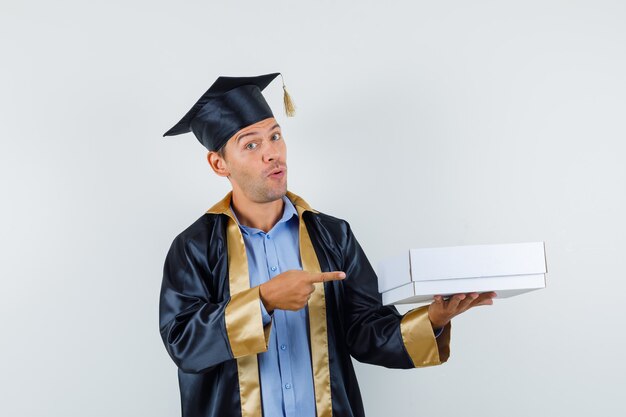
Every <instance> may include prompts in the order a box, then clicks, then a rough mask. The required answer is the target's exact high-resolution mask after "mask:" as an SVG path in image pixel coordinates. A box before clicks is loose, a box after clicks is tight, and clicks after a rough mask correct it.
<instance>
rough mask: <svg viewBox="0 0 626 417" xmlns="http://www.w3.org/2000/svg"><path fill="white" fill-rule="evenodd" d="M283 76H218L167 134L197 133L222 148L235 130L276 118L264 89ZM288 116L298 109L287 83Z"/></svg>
mask: <svg viewBox="0 0 626 417" xmlns="http://www.w3.org/2000/svg"><path fill="white" fill-rule="evenodd" d="M278 75H281V76H282V74H280V73H279V72H275V73H272V74H265V75H259V76H256V77H218V79H217V80H216V81H215V82H214V83H213V85H211V87H209V89H208V90H207V91H206V93H204V94H203V95H202V97H200V98H199V99H198V101H197V102H196V104H194V105H193V106H192V107H191V109H190V110H189V111H188V112H187V114H185V116H184V117H183V118H182V119H181V120H180V121H179V122H178V123H176V125H174V127H172V128H171V129H170V130H168V131H167V132H165V133H164V134H163V136H175V135H180V134H182V133H187V132H193V133H194V134H195V135H196V138H198V140H199V141H200V143H201V144H202V145H204V146H205V147H206V148H207V149H208V150H210V151H216V150H218V149H220V148H221V147H222V146H223V145H224V144H225V143H226V142H227V141H228V139H230V138H231V137H232V136H233V135H234V134H235V133H237V132H238V131H239V130H241V129H243V128H244V127H246V126H250V125H251V124H254V123H256V122H259V121H261V120H264V119H267V118H268V117H273V116H274V115H273V114H272V110H271V109H270V106H269V105H268V104H267V102H266V101H265V98H264V97H263V94H262V93H261V91H262V90H263V89H264V88H265V87H267V86H268V84H269V83H271V82H272V80H273V79H274V78H276V77H277V76H278ZM283 91H284V105H285V113H287V116H293V115H294V114H295V108H294V105H293V102H292V101H291V97H290V96H289V93H287V89H286V88H285V84H284V82H283Z"/></svg>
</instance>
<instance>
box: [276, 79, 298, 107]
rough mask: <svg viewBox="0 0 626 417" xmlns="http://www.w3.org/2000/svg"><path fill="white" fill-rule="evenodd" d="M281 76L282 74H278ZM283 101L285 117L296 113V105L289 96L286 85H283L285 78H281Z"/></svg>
mask: <svg viewBox="0 0 626 417" xmlns="http://www.w3.org/2000/svg"><path fill="white" fill-rule="evenodd" d="M280 76H281V78H283V75H282V74H280ZM283 102H284V104H285V114H286V115H287V117H293V116H295V115H296V105H295V103H294V102H293V100H292V99H291V96H290V95H289V93H288V92H287V87H285V79H284V78H283Z"/></svg>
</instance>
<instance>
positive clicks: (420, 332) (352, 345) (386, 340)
mask: <svg viewBox="0 0 626 417" xmlns="http://www.w3.org/2000/svg"><path fill="white" fill-rule="evenodd" d="M346 227H347V230H346V235H345V241H344V242H342V243H343V244H342V248H343V268H344V269H343V271H344V272H345V273H346V279H345V280H344V281H343V282H342V285H343V291H344V315H345V317H344V319H345V322H346V329H347V332H346V333H347V334H346V341H347V343H348V347H349V349H350V354H351V355H352V356H353V357H354V358H355V359H357V360H359V361H360V362H365V363H371V364H374V365H382V366H386V367H389V368H411V367H423V366H432V365H440V364H442V363H444V362H446V361H447V360H448V357H449V355H450V348H449V345H450V329H451V324H450V323H448V324H447V325H446V326H445V327H444V328H443V329H442V330H441V333H440V334H439V335H437V336H438V337H435V334H434V331H433V328H432V325H431V323H430V320H429V318H428V306H423V307H419V308H416V309H413V310H411V311H409V312H407V313H406V314H405V315H400V314H399V313H398V311H397V310H396V308H395V307H394V306H383V305H382V297H381V295H380V293H379V292H378V278H377V276H376V273H375V272H374V270H373V268H372V266H371V264H370V263H369V261H368V259H367V257H366V255H365V253H364V252H363V249H362V248H361V245H360V244H359V242H358V241H357V240H356V238H355V236H354V234H353V233H352V229H351V228H350V225H349V224H347V223H346Z"/></svg>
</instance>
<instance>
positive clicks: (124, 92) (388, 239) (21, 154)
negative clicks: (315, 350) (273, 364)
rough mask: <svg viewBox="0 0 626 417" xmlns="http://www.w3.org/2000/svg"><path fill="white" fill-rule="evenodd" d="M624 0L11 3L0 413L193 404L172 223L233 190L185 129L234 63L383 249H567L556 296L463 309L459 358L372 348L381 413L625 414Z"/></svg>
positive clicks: (359, 232) (323, 181)
mask: <svg viewBox="0 0 626 417" xmlns="http://www.w3.org/2000/svg"><path fill="white" fill-rule="evenodd" d="M624 22H626V6H624V3H623V2H619V1H612V2H611V1H546V0H541V1H523V2H522V1H518V2H502V1H475V2H467V1H446V2H428V1H410V2H409V1H405V2H400V1H396V2H394V1H386V2H381V1H349V2H348V1H344V2H334V1H315V2H290V1H262V2H259V1H249V2H240V1H229V2H226V1H223V2H220V3H219V4H218V3H217V2H209V1H183V2H172V1H128V0H125V1H89V2H85V1H63V0H59V1H55V2H46V1H15V0H2V2H1V3H0V47H1V48H0V50H1V51H2V65H1V66H0V91H1V94H0V122H1V128H2V133H1V136H2V149H1V153H0V158H1V163H0V174H1V181H2V188H1V190H2V191H1V193H2V205H1V208H0V210H1V213H0V219H1V220H0V221H1V222H2V233H1V234H0V236H1V237H0V239H1V245H2V247H1V249H2V250H1V253H2V262H1V263H0V273H1V279H2V290H1V291H0V328H1V332H2V337H1V342H0V353H1V354H0V369H1V370H2V371H1V372H0V384H1V386H0V392H1V393H2V394H1V400H0V415H3V416H28V417H35V416H37V417H40V416H59V417H60V416H63V417H74V416H76V417H78V416H81V417H84V416H90V417H91V416H94V417H96V416H97V417H99V416H102V417H111V416H118V417H122V416H153V417H171V416H177V415H179V413H180V404H179V393H178V383H177V376H176V368H175V366H174V364H173V362H172V361H171V360H170V358H169V357H168V356H167V353H166V351H165V348H164V347H163V344H162V342H161V339H160V336H159V331H158V296H159V289H160V285H161V278H162V268H163V261H164V259H165V254H166V252H167V250H168V248H169V245H170V243H171V242H172V240H173V238H174V237H175V236H176V235H177V234H178V233H180V232H181V231H182V230H183V229H184V228H186V227H187V226H188V225H189V224H191V223H192V222H193V221H194V220H196V219H197V218H198V217H200V216H201V215H202V214H203V213H204V211H205V210H206V209H208V208H209V207H210V206H211V205H212V204H213V203H214V202H216V201H218V200H219V199H221V198H222V197H223V196H224V194H225V193H226V192H227V191H228V190H229V185H228V182H227V181H226V180H224V179H222V178H219V177H217V176H215V175H214V174H213V173H212V171H210V169H209V166H208V164H207V163H206V150H205V149H204V148H203V147H202V146H201V145H200V144H199V143H198V142H197V140H196V139H195V137H194V136H193V135H192V134H189V135H186V136H177V137H171V138H162V137H161V135H162V134H163V132H165V131H166V130H167V129H169V128H170V127H171V126H172V125H173V124H174V123H175V122H177V121H178V120H179V118H180V117H181V116H182V115H183V114H184V112H186V111H187V109H188V108H189V107H190V106H191V104H193V103H194V102H195V100H196V99H197V98H198V97H199V96H200V95H201V94H202V93H203V92H204V91H205V90H206V89H207V88H208V87H209V85H210V84H211V83H212V82H213V80H214V79H215V78H216V77H217V76H219V75H256V74H263V73H268V72H275V71H279V72H282V73H284V74H285V81H286V85H287V87H288V89H289V91H290V93H291V94H292V96H293V98H294V101H295V103H296V105H297V111H298V113H297V116H296V117H295V118H290V119H287V118H286V117H284V116H283V112H282V102H281V98H282V97H281V95H282V89H281V84H280V80H275V81H274V82H273V83H272V84H271V85H270V86H269V87H268V88H267V89H266V97H267V99H268V102H269V103H270V105H271V106H272V107H273V109H274V112H275V114H276V116H277V118H278V120H279V122H280V123H281V125H282V127H283V132H284V134H285V137H286V140H287V146H288V165H289V169H290V172H289V189H290V190H292V191H293V192H295V193H296V194H299V195H301V196H302V197H304V198H305V199H306V200H307V201H308V202H309V203H310V204H311V205H312V206H313V207H315V208H316V209H318V210H320V211H322V212H325V213H328V214H331V215H334V216H337V217H341V218H345V219H346V220H348V221H349V222H350V224H351V226H352V227H353V230H354V232H355V234H356V237H357V238H358V239H359V241H360V243H361V245H362V246H363V248H364V249H365V251H366V253H367V255H368V257H369V260H370V262H371V263H372V264H374V265H375V264H376V262H377V261H378V260H380V259H382V258H383V257H386V256H389V255H393V254H395V253H398V252H399V251H401V250H405V249H407V248H409V247H432V246H451V245H462V244H487V243H511V242H525V241H541V240H543V241H545V242H546V253H547V261H548V275H547V278H548V279H547V282H548V287H547V288H546V289H545V290H540V291H536V292H533V293H528V294H525V295H522V296H519V297H516V298H512V299H503V300H496V301H495V304H494V305H493V306H490V307H480V308H477V309H475V310H472V311H470V312H468V313H466V314H464V315H463V316H461V317H459V318H458V319H455V320H454V321H453V330H452V345H451V346H452V348H451V349H452V351H451V353H452V354H451V357H450V360H449V361H448V363H446V364H444V365H443V366H439V367H433V368H425V369H415V370H389V369H385V368H379V367H373V366H369V365H363V364H359V363H357V364H356V370H357V373H358V377H359V381H360V385H361V390H362V394H363V398H364V402H365V407H366V411H367V412H368V416H373V417H386V416H398V417H408V416H416V415H421V416H458V415H482V416H503V415H506V416H519V417H522V416H524V417H526V416H555V415H559V416H585V415H590V414H593V415H602V414H613V415H614V414H615V413H617V412H619V410H622V409H623V402H622V397H623V393H622V391H623V388H624V385H625V382H626V381H625V377H624V375H625V374H626V366H625V363H626V362H625V360H624V357H623V352H624V351H625V350H626V343H625V336H624V325H625V324H626V323H625V320H624V319H623V316H624V313H623V306H624V302H623V300H624V295H625V294H626V286H625V285H624V280H625V279H626V274H625V272H624V271H625V269H626V262H625V259H626V256H625V255H624V253H625V251H626V237H625V236H626V234H625V233H624V232H625V225H626V222H625V220H624V213H626V196H625V192H624V190H625V187H624V178H625V175H626V164H625V163H624V150H625V149H624V140H625V139H626V125H625V123H624V115H625V114H626V112H625V111H626V99H625V97H626V82H625V79H626V77H624V74H626V48H625V45H626V25H624Z"/></svg>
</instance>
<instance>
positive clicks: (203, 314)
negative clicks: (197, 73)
mask: <svg viewBox="0 0 626 417" xmlns="http://www.w3.org/2000/svg"><path fill="white" fill-rule="evenodd" d="M277 75H279V74H278V73H273V74H267V75H262V76H258V77H219V78H218V80H217V81H216V82H215V83H214V84H213V85H212V86H211V88H209V90H208V91H207V92H206V93H205V94H204V95H203V96H202V97H201V98H200V99H199V100H198V102H196V104H194V106H193V107H192V108H191V110H189V112H188V113H187V114H186V115H185V117H183V119H182V120H181V121H180V122H179V123H178V124H176V125H175V126H174V127H173V128H172V129H170V130H169V131H168V132H166V134H165V135H164V136H170V135H177V134H181V133H186V132H189V131H193V133H194V134H195V135H196V137H197V138H198V140H199V141H200V142H201V143H202V144H203V145H204V146H205V147H206V148H207V149H208V150H209V152H208V155H207V159H208V162H209V164H210V166H211V168H212V169H213V171H214V172H215V173H216V174H217V175H219V176H222V177H227V178H228V179H229V181H230V183H231V185H232V191H231V192H229V193H228V194H227V195H226V197H224V199H222V200H221V201H220V202H218V203H217V204H215V205H214V206H213V207H212V208H210V209H209V210H208V211H207V212H206V213H205V214H203V215H202V217H200V218H199V219H198V220H196V221H195V222H194V223H193V224H192V225H191V226H189V227H188V228H187V229H186V230H184V231H183V232H182V233H180V234H179V235H178V236H177V237H176V238H175V239H174V241H173V243H172V245H171V247H170V250H169V252H168V254H167V257H166V261H165V267H164V274H163V284H162V289H161V299H160V330H161V336H162V338H163V342H164V343H165V347H166V349H167V351H168V353H169V354H170V356H171V357H172V359H173V360H174V362H175V363H176V365H177V366H178V368H179V371H178V375H179V383H180V392H181V402H182V414H183V416H184V417H192V416H193V417H217V416H220V417H222V416H242V417H249V416H262V415H264V416H265V417H282V416H298V417H313V416H336V417H343V416H363V415H364V410H363V405H362V401H361V396H360V392H359V388H358V384H357V381H356V377H355V373H354V369H353V367H352V362H351V360H350V357H351V356H352V357H354V358H356V359H357V360H359V361H362V362H366V363H371V364H377V365H382V366H386V367H390V368H414V367H422V366H430V365H438V364H441V363H443V362H445V361H446V360H447V358H448V356H449V340H450V327H451V325H450V320H451V318H452V317H454V316H455V315H457V314H459V313H461V312H463V311H465V310H467V309H469V308H471V307H474V306H477V305H485V304H491V303H492V297H493V296H494V295H495V294H493V293H488V294H481V295H479V294H457V295H454V296H453V297H451V298H450V299H448V300H444V299H443V298H442V297H440V296H437V297H435V301H434V302H433V303H432V304H430V305H429V306H425V307H421V308H417V309H415V310H412V311H410V312H408V313H407V314H405V315H404V316H402V315H400V314H399V313H398V312H397V310H396V309H395V308H394V307H391V306H383V305H382V304H381V297H380V294H379V293H378V291H377V278H376V274H375V273H374V271H373V269H372V267H371V265H370V263H369V262H368V260H367V258H366V256H365V254H364V253H363V250H362V249H361V247H360V245H359V243H358V242H357V240H356V239H355V237H354V234H353V233H352V230H351V229H350V226H349V224H348V223H347V222H346V221H344V220H341V219H338V218H335V217H332V216H329V215H326V214H324V213H320V212H319V211H316V210H314V209H313V208H311V207H310V206H309V205H308V204H307V203H306V202H305V201H304V200H303V199H302V198H300V197H299V196H297V195H295V194H293V193H291V192H289V191H288V190H287V163H286V144H285V140H284V138H283V136H282V131H281V128H280V126H279V124H278V123H277V122H276V119H275V118H274V116H273V114H272V112H271V109H270V108H269V105H268V104H267V103H266V101H265V99H264V98H263V95H262V93H261V91H262V90H263V89H264V88H265V87H266V86H267V85H268V84H269V83H270V82H271V81H272V80H273V79H274V78H275V77H276V76H277ZM283 88H284V86H283ZM285 103H286V104H285V105H286V108H287V109H290V110H292V109H293V107H292V103H291V102H290V98H289V96H288V95H287V93H286V90H285Z"/></svg>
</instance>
